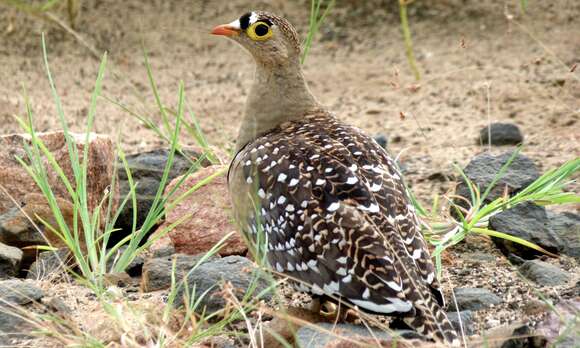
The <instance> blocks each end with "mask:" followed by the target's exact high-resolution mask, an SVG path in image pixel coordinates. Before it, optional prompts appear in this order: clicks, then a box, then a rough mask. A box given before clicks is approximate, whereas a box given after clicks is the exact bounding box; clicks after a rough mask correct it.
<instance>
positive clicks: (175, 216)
mask: <svg viewBox="0 0 580 348" xmlns="http://www.w3.org/2000/svg"><path fill="white" fill-rule="evenodd" d="M218 172H221V173H222V174H219V175H218V176H216V177H214V179H213V180H212V181H210V182H208V183H207V184H205V185H204V186H201V187H200V188H199V189H197V190H196V191H195V192H193V193H191V194H190V195H189V196H188V197H187V198H185V199H184V200H182V201H181V202H179V203H178V204H177V205H176V206H175V207H173V208H172V209H171V210H170V211H169V212H168V213H167V216H166V219H165V222H164V223H163V225H161V226H160V227H159V229H160V230H163V229H164V228H166V227H168V226H171V225H172V224H175V223H177V222H178V221H181V220H183V219H185V220H183V221H181V223H180V224H178V225H177V226H175V227H174V228H173V229H172V230H171V231H169V233H168V234H167V235H168V236H169V238H171V240H172V241H173V245H174V247H175V251H176V252H178V253H184V254H190V255H195V254H199V253H203V252H207V251H208V250H210V249H211V248H213V247H214V246H215V245H216V244H217V243H218V242H219V241H220V240H221V239H223V238H224V237H225V236H226V235H227V234H229V233H232V232H233V233H232V234H231V236H230V237H229V238H228V239H227V240H226V241H225V242H224V243H223V247H222V248H221V249H220V250H219V254H220V255H221V256H227V255H244V254H245V253H246V251H247V249H248V248H247V246H246V243H245V242H244V239H243V238H242V236H241V235H240V234H239V233H238V232H237V230H238V229H237V226H236V225H235V223H234V222H233V221H232V218H231V216H230V214H228V211H229V209H230V198H229V197H230V196H229V193H228V185H227V179H226V170H225V167H223V166H211V167H207V168H203V169H200V170H199V171H197V172H195V173H194V174H193V175H191V176H189V177H188V178H186V179H185V181H184V182H183V183H182V184H181V186H180V187H179V188H178V189H177V190H176V191H175V193H174V197H179V196H181V195H182V194H184V193H185V192H186V191H188V190H189V189H191V188H192V187H194V186H195V185H196V184H198V183H199V182H200V181H202V180H204V179H206V178H208V177H210V176H211V175H215V174H216V173H218ZM179 180H180V177H177V178H175V179H174V180H173V181H172V182H171V183H170V184H169V186H168V187H167V189H166V192H169V191H171V190H173V189H174V187H175V186H176V185H177V183H178V182H179ZM169 204H171V203H169Z"/></svg>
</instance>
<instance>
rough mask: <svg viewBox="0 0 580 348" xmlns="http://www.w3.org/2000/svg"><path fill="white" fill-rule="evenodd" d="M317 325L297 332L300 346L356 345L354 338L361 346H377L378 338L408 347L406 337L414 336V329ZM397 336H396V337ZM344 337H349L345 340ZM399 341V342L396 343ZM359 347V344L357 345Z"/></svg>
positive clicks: (296, 341)
mask: <svg viewBox="0 0 580 348" xmlns="http://www.w3.org/2000/svg"><path fill="white" fill-rule="evenodd" d="M315 325H316V326H315V327H313V326H311V325H307V326H303V327H301V328H300V329H298V331H297V332H296V335H295V343H296V346H297V347H299V348H328V347H355V345H352V340H356V341H357V342H360V343H361V346H367V345H369V346H377V340H379V342H380V343H381V346H384V347H391V346H393V347H394V346H396V347H407V346H408V345H405V343H404V341H402V340H403V339H404V338H406V337H408V336H410V337H409V338H414V337H416V336H415V335H417V334H416V333H415V332H414V331H394V332H388V331H385V330H381V329H376V328H373V329H372V332H369V329H368V328H367V327H366V326H362V325H353V324H346V323H339V324H336V325H334V324H333V323H316V324H315ZM395 337H396V338H395ZM342 338H348V339H349V340H345V339H342ZM394 342H398V344H396V343H394ZM345 344H346V345H345ZM356 347H358V345H356Z"/></svg>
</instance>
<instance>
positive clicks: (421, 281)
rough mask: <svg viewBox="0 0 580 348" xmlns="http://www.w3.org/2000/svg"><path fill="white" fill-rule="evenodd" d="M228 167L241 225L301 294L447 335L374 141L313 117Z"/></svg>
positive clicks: (427, 269)
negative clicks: (299, 285)
mask: <svg viewBox="0 0 580 348" xmlns="http://www.w3.org/2000/svg"><path fill="white" fill-rule="evenodd" d="M232 168H233V169H232V171H231V172H230V175H229V177H230V188H231V190H232V194H233V195H235V196H236V197H234V208H235V210H236V211H237V212H238V213H239V212H241V211H242V212H244V213H242V214H238V218H240V217H241V219H242V221H241V223H242V229H243V230H244V231H245V232H246V233H247V234H248V235H249V236H250V237H251V238H250V239H254V240H255V237H256V235H257V234H258V233H260V231H263V234H264V237H265V239H266V240H267V243H266V244H267V249H268V253H267V255H268V260H269V262H270V264H271V265H272V268H273V269H274V270H276V271H278V272H280V273H283V274H286V275H288V276H289V277H291V278H293V279H295V280H298V281H299V282H301V283H303V284H304V286H303V287H302V290H304V291H309V292H311V293H314V294H320V295H321V294H328V295H334V296H339V297H341V298H344V299H347V300H349V301H350V302H351V303H353V304H355V305H358V306H359V307H361V308H363V309H365V310H368V311H372V312H376V313H383V314H392V313H401V314H402V315H404V316H408V317H409V321H408V324H410V325H411V326H413V327H415V328H417V329H418V330H419V331H421V332H422V333H424V334H428V335H435V336H438V337H450V338H453V337H455V336H454V331H453V328H452V327H451V325H450V324H449V322H448V320H447V318H446V316H445V313H444V312H443V311H442V310H441V307H440V304H439V303H437V302H438V299H440V298H442V297H441V296H440V295H439V294H438V284H437V283H436V279H435V274H434V267H433V264H432V262H431V260H430V257H429V253H428V250H427V247H426V243H425V241H424V239H423V237H422V235H421V233H420V230H419V221H418V219H417V217H416V214H415V212H414V209H413V207H412V205H411V204H410V202H409V199H408V197H407V193H406V190H405V186H404V184H403V181H402V178H401V175H400V173H399V172H398V170H397V169H396V167H395V164H394V163H393V161H392V159H391V158H390V157H389V156H388V154H387V153H386V152H384V150H383V149H382V148H381V147H380V146H379V145H378V144H376V142H374V140H372V139H370V138H368V137H366V136H365V135H364V134H363V133H362V132H360V131H359V130H358V129H355V128H353V127H350V126H346V125H343V124H341V123H339V122H338V121H336V120H335V119H334V118H331V117H328V116H312V117H307V118H306V119H304V120H303V121H301V122H289V123H287V124H284V125H282V126H281V127H280V128H279V129H276V130H274V131H273V132H271V133H270V134H267V135H265V136H263V137H260V138H258V139H257V140H256V141H254V142H253V143H251V144H250V145H248V146H246V147H245V148H244V149H243V150H242V151H241V152H240V153H239V154H238V155H237V156H236V158H235V160H234V162H233V164H232ZM243 197H251V198H250V199H244V198H243ZM254 203H256V204H255V206H253V207H249V206H250V205H252V204H254ZM440 325H443V326H442V327H441V326H440Z"/></svg>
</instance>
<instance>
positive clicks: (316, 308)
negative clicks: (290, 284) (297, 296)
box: [310, 296, 322, 314]
mask: <svg viewBox="0 0 580 348" xmlns="http://www.w3.org/2000/svg"><path fill="white" fill-rule="evenodd" d="M321 309H322V301H321V300H320V297H318V296H313V297H312V302H311V303H310V311H311V312H312V313H317V314H318V313H320V310H321Z"/></svg>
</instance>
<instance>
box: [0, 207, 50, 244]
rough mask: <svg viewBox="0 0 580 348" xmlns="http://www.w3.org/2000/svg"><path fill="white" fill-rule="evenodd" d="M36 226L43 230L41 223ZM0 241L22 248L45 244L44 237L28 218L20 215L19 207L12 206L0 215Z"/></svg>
mask: <svg viewBox="0 0 580 348" xmlns="http://www.w3.org/2000/svg"><path fill="white" fill-rule="evenodd" d="M38 227H39V228H40V229H41V230H42V231H44V226H43V225H38ZM0 242H2V243H6V244H8V245H11V246H16V247H19V248H22V247H27V246H31V245H45V244H46V239H44V237H43V236H42V234H41V233H40V232H39V231H38V229H37V228H36V227H35V226H34V225H33V224H32V223H31V222H30V221H29V220H28V218H26V217H24V216H23V215H22V211H21V208H20V207H14V208H10V209H8V210H6V212H4V214H2V215H0Z"/></svg>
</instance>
